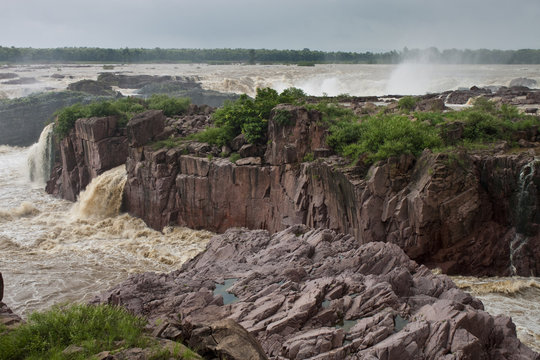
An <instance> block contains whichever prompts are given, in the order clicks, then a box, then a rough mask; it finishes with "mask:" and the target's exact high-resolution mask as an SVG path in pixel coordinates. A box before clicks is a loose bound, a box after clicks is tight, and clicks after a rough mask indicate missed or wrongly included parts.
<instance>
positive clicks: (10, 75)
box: [0, 73, 19, 80]
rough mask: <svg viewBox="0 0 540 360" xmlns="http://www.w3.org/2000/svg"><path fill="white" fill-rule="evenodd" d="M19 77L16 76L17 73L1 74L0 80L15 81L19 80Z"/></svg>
mask: <svg viewBox="0 0 540 360" xmlns="http://www.w3.org/2000/svg"><path fill="white" fill-rule="evenodd" d="M18 77H19V75H17V74H15V73H0V80H5V79H15V78H18Z"/></svg>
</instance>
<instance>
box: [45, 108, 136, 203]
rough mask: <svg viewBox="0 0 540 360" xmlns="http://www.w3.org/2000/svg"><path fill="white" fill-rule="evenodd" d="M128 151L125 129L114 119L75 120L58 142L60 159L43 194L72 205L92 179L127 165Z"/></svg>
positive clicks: (112, 117)
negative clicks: (70, 128) (68, 201)
mask: <svg viewBox="0 0 540 360" xmlns="http://www.w3.org/2000/svg"><path fill="white" fill-rule="evenodd" d="M127 147H128V146H127V137H126V135H125V128H124V129H121V128H120V129H119V128H117V118H116V117H114V116H109V117H102V118H88V119H79V120H77V121H76V122H75V127H74V128H73V129H72V130H71V131H70V132H69V134H68V135H67V136H66V137H65V138H64V139H62V140H61V141H60V144H59V148H60V149H59V153H60V158H59V159H58V163H57V164H56V165H55V167H54V169H53V171H52V175H51V179H50V180H49V181H48V182H47V187H46V191H47V192H48V193H50V194H53V195H56V196H60V197H62V198H64V199H67V200H71V201H75V200H76V198H77V195H78V194H79V192H81V191H82V190H84V189H85V188H86V185H88V184H89V183H90V181H91V180H92V179H93V178H95V177H96V176H98V175H99V174H101V173H103V172H104V171H107V170H109V169H112V168H113V167H116V166H119V165H122V164H124V163H125V162H126V157H127Z"/></svg>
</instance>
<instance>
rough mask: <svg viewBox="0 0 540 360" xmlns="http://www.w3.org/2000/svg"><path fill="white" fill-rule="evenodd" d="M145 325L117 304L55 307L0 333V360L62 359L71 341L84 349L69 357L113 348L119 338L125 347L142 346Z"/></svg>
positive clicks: (78, 356) (145, 341) (88, 354)
mask: <svg viewBox="0 0 540 360" xmlns="http://www.w3.org/2000/svg"><path fill="white" fill-rule="evenodd" d="M144 325H145V320H143V319H141V318H138V317H135V316H133V315H131V314H129V313H128V312H127V311H126V310H125V309H123V308H119V307H113V306H109V305H98V306H90V305H70V306H56V307H54V308H52V309H51V310H49V311H46V312H42V313H33V314H31V315H30V317H29V318H28V322H27V323H26V324H23V325H21V326H20V327H19V328H17V329H15V330H13V331H11V332H9V333H7V334H5V335H2V336H0V349H1V351H0V359H1V360H4V359H6V360H7V359H10V360H17V359H27V358H30V359H50V358H54V359H64V358H67V357H66V356H65V355H63V354H62V351H63V350H64V349H65V348H66V347H68V346H69V345H72V344H73V345H76V346H79V347H81V348H83V351H82V352H81V353H79V354H75V355H71V356H70V358H80V359H85V358H88V357H89V356H90V355H92V354H97V353H99V352H101V351H105V350H113V349H116V348H118V342H119V341H122V346H123V347H125V348H128V347H135V346H137V347H145V346H146V345H148V340H147V339H146V338H144V337H143V336H142V333H143V329H144Z"/></svg>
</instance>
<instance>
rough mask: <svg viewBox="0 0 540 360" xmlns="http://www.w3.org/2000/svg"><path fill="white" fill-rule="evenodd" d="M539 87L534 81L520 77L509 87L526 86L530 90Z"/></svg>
mask: <svg viewBox="0 0 540 360" xmlns="http://www.w3.org/2000/svg"><path fill="white" fill-rule="evenodd" d="M537 85H538V83H537V82H536V80H534V79H528V78H523V77H520V78H516V79H512V80H511V81H510V83H509V84H508V87H514V86H524V87H528V88H534V87H536V86H537Z"/></svg>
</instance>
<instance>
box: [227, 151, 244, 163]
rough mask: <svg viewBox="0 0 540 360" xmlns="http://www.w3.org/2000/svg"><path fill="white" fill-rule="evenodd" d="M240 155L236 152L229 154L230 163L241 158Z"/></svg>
mask: <svg viewBox="0 0 540 360" xmlns="http://www.w3.org/2000/svg"><path fill="white" fill-rule="evenodd" d="M241 158H242V156H240V154H238V153H232V154H231V156H229V161H230V162H232V163H235V162H236V161H237V160H239V159H241Z"/></svg>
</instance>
